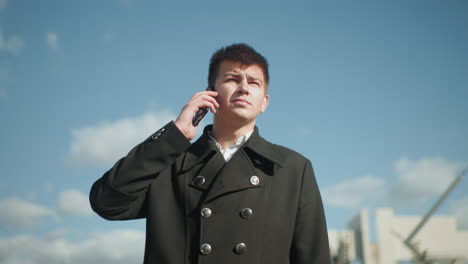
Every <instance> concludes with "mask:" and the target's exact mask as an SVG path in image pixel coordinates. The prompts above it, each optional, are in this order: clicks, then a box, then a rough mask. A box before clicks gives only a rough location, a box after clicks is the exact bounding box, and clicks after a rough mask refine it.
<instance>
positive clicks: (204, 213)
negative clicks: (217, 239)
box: [200, 208, 211, 218]
mask: <svg viewBox="0 0 468 264" xmlns="http://www.w3.org/2000/svg"><path fill="white" fill-rule="evenodd" d="M200 214H201V217H203V218H208V217H210V216H211V209H210V208H203V209H202V210H201V212H200Z"/></svg>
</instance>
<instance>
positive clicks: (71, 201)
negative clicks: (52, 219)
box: [57, 190, 92, 216]
mask: <svg viewBox="0 0 468 264" xmlns="http://www.w3.org/2000/svg"><path fill="white" fill-rule="evenodd" d="M57 211H58V213H59V214H60V215H64V216H82V215H83V216H86V215H91V213H92V210H91V207H90V205H89V199H88V196H87V195H85V194H83V193H82V192H80V191H78V190H65V191H63V192H61V193H60V195H59V198H58V205H57Z"/></svg>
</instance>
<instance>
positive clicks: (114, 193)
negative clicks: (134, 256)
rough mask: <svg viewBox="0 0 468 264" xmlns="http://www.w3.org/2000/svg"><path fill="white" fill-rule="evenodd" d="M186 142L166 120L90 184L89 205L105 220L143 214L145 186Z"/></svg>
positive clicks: (182, 148) (185, 147) (172, 159)
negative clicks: (160, 126)
mask: <svg viewBox="0 0 468 264" xmlns="http://www.w3.org/2000/svg"><path fill="white" fill-rule="evenodd" d="M190 145H191V143H190V141H189V140H188V139H187V138H186V137H185V136H184V135H183V134H182V133H181V132H180V130H179V129H178V128H177V126H176V125H175V124H174V122H172V121H171V122H169V123H168V124H166V125H165V126H164V127H163V128H161V129H159V130H158V131H157V132H156V133H154V134H153V135H151V136H150V137H149V138H148V139H146V140H145V141H144V142H142V143H140V144H139V145H137V146H136V147H134V148H133V149H132V150H131V151H130V152H129V153H128V154H127V156H126V157H124V158H122V159H120V160H119V161H118V162H117V163H116V164H115V165H114V166H113V167H112V168H111V169H110V170H109V171H107V172H106V173H105V174H104V175H103V176H102V177H101V178H100V179H98V180H97V181H96V182H95V183H94V184H93V186H92V187H91V192H90V195H89V199H90V203H91V207H92V208H93V210H94V211H95V212H96V213H97V214H99V215H100V216H101V217H103V218H105V219H108V220H126V219H135V218H143V217H145V216H146V212H145V209H144V205H145V200H146V192H147V190H148V187H149V186H150V185H151V183H152V182H153V180H154V179H155V177H157V176H158V175H159V173H160V172H161V171H163V170H165V169H166V168H168V167H169V166H171V164H172V163H173V162H174V161H175V160H176V158H177V157H178V156H179V155H180V154H182V153H183V152H184V151H185V150H187V148H188V147H190Z"/></svg>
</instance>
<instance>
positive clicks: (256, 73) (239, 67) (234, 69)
mask: <svg viewBox="0 0 468 264" xmlns="http://www.w3.org/2000/svg"><path fill="white" fill-rule="evenodd" d="M242 72H247V73H248V74H249V75H251V76H253V77H257V78H262V79H264V73H263V70H262V68H261V67H260V66H259V65H257V64H251V65H245V64H242V63H240V62H236V61H230V60H225V61H223V62H221V65H220V71H219V73H221V74H222V75H225V74H232V73H234V74H240V73H242Z"/></svg>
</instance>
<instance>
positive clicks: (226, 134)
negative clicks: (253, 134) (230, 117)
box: [213, 119, 255, 149]
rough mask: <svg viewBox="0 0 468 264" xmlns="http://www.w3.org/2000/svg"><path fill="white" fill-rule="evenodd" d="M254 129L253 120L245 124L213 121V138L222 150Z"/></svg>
mask: <svg viewBox="0 0 468 264" xmlns="http://www.w3.org/2000/svg"><path fill="white" fill-rule="evenodd" d="M254 128H255V120H253V121H252V122H250V123H247V124H236V123H234V122H223V121H220V120H216V119H214V120H213V137H214V139H216V141H217V142H218V143H219V144H220V145H221V147H222V148H223V149H226V148H227V147H229V146H232V145H234V144H235V143H236V141H237V139H238V138H240V137H241V136H243V135H245V134H247V133H248V132H250V131H252V130H253V129H254Z"/></svg>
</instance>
